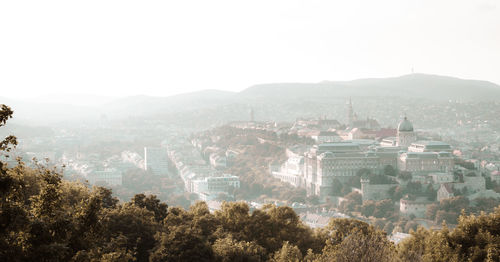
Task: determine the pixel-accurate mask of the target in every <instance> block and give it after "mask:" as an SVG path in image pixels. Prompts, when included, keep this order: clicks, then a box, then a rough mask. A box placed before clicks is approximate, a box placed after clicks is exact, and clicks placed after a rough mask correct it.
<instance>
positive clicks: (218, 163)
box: [209, 153, 227, 169]
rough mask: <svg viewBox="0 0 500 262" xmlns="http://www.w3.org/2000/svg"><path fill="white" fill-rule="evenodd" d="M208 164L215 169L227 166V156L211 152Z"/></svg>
mask: <svg viewBox="0 0 500 262" xmlns="http://www.w3.org/2000/svg"><path fill="white" fill-rule="evenodd" d="M209 160H210V165H211V166H212V167H214V168H215V169H224V168H226V167H227V158H226V156H225V155H222V154H218V153H212V154H210V157H209Z"/></svg>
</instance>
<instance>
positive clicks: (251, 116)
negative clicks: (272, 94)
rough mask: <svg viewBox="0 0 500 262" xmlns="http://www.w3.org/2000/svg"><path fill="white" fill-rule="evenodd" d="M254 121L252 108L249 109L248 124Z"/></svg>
mask: <svg viewBox="0 0 500 262" xmlns="http://www.w3.org/2000/svg"><path fill="white" fill-rule="evenodd" d="M254 121H255V118H254V112H253V108H250V122H254Z"/></svg>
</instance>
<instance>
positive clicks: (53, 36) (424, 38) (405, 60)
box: [0, 0, 500, 97]
mask: <svg viewBox="0 0 500 262" xmlns="http://www.w3.org/2000/svg"><path fill="white" fill-rule="evenodd" d="M497 2H499V1H495V0H443V1H437V0H413V1H406V0H405V1H403V0H393V1H387V0H383V1H380V0H377V1H366V0H365V1H352V0H351V1H345V0H342V1H314V0H306V1H293V0H283V1H272V0H264V1H256V0H251V1H237V0H228V1H213V0H212V1H207V0H199V1H191V0H182V1H165V0H163V1H125V0H118V1H106V0H97V1H91V0H85V1H68V0H62V1H49V0H45V1H39V0H36V1H22V0H16V1H0V96H7V97H23V96H34V95H40V94H52V93H85V94H99V95H120V96H124V95H135V94H148V95H170V94H176V93H182V92H189V91H195V90H200V89H224V90H233V91H238V90H242V89H244V88H246V87H248V86H250V85H253V84H258V83H268V82H297V81H300V82H318V81H322V80H350V79H355V78H363V77H386V76H398V75H402V74H408V73H410V72H411V69H412V67H413V68H414V69H415V72H421V73H432V74H441V75H450V76H457V77H461V78H473V79H481V80H488V81H492V82H495V83H500V3H497Z"/></svg>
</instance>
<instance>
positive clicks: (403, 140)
mask: <svg viewBox="0 0 500 262" xmlns="http://www.w3.org/2000/svg"><path fill="white" fill-rule="evenodd" d="M396 139H397V145H398V146H400V147H408V146H410V145H411V143H413V142H415V141H416V140H417V135H416V134H415V132H414V131H413V124H412V123H411V122H410V121H409V120H408V118H406V117H405V118H404V119H403V121H401V122H400V123H399V125H398V132H397V135H396Z"/></svg>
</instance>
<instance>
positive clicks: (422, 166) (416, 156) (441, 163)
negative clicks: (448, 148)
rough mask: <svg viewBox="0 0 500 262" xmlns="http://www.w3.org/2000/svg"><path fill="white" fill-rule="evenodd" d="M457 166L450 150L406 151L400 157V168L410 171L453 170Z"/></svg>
mask: <svg viewBox="0 0 500 262" xmlns="http://www.w3.org/2000/svg"><path fill="white" fill-rule="evenodd" d="M454 166H455V161H454V160H453V156H452V155H451V153H448V152H439V153H437V152H406V153H402V154H401V155H400V156H399V158H398V169H399V170H400V171H408V172H451V171H452V170H453V167H454Z"/></svg>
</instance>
